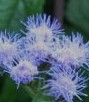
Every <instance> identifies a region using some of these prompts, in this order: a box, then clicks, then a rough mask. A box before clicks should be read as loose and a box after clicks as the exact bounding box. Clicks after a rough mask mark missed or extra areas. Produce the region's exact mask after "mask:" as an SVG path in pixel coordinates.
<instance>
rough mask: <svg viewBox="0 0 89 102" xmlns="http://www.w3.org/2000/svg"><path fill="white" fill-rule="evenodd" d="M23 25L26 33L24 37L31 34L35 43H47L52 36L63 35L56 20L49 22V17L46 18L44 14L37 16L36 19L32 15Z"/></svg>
mask: <svg viewBox="0 0 89 102" xmlns="http://www.w3.org/2000/svg"><path fill="white" fill-rule="evenodd" d="M23 24H24V25H25V26H26V29H27V31H28V32H27V33H26V35H28V36H30V34H31V33H33V34H34V35H35V36H36V40H37V41H44V40H46V41H48V40H50V38H52V37H53V36H56V35H57V34H60V33H63V30H62V29H61V28H60V27H61V24H60V23H59V22H58V20H57V19H54V20H53V22H51V16H48V17H47V15H46V14H43V15H41V14H40V15H38V14H37V15H36V17H35V16H34V15H33V16H30V17H29V18H28V20H27V22H26V23H23Z"/></svg>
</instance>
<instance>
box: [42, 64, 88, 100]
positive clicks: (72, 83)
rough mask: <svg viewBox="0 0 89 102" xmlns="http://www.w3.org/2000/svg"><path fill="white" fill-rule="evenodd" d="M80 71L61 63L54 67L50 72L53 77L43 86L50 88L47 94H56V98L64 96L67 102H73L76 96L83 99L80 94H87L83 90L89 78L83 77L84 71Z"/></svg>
mask: <svg viewBox="0 0 89 102" xmlns="http://www.w3.org/2000/svg"><path fill="white" fill-rule="evenodd" d="M66 67H68V66H66ZM79 72H80V71H78V72H76V71H75V70H73V69H72V68H65V67H63V66H61V65H60V67H56V68H52V70H51V71H50V72H49V73H48V74H49V75H50V76H51V79H49V80H47V84H46V85H45V86H44V87H43V88H44V89H45V88H47V89H48V90H49V92H48V93H47V95H50V96H54V97H55V99H56V100H57V99H60V97H63V98H64V100H65V101H67V102H73V97H74V96H76V97H77V98H79V99H80V100H82V99H81V98H80V96H87V95H86V94H84V93H83V92H82V90H83V89H84V88H86V87H87V85H86V84H85V82H86V81H87V80H88V79H86V78H85V77H83V73H82V74H80V75H79Z"/></svg>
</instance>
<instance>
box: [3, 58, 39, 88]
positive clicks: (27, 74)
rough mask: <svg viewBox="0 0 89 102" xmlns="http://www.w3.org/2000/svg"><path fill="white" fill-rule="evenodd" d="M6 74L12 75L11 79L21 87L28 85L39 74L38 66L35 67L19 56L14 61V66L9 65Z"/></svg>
mask: <svg viewBox="0 0 89 102" xmlns="http://www.w3.org/2000/svg"><path fill="white" fill-rule="evenodd" d="M5 72H7V73H9V74H10V77H11V78H12V79H13V80H14V81H15V82H16V84H17V85H18V87H19V85H20V83H23V84H27V83H30V82H31V81H32V80H34V78H36V77H35V75H37V74H38V69H37V66H35V65H34V64H33V63H32V62H31V61H30V60H29V59H28V58H26V57H23V56H19V57H16V59H15V60H14V61H13V64H9V65H7V70H5Z"/></svg>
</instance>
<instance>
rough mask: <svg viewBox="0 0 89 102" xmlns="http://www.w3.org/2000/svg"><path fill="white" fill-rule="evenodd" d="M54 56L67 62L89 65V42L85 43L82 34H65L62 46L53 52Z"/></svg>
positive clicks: (76, 64) (75, 64)
mask: <svg viewBox="0 0 89 102" xmlns="http://www.w3.org/2000/svg"><path fill="white" fill-rule="evenodd" d="M53 57H54V58H56V59H57V60H58V61H61V62H63V63H66V64H72V65H74V66H78V67H80V66H83V64H85V65H87V66H89V65H88V62H89V42H87V43H86V44H84V43H83V37H82V36H81V35H80V34H77V36H75V35H74V34H72V37H68V36H64V37H63V39H62V41H61V44H60V46H59V47H58V48H56V50H55V51H54V52H53Z"/></svg>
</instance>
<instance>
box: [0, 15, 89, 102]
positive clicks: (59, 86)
mask: <svg viewBox="0 0 89 102" xmlns="http://www.w3.org/2000/svg"><path fill="white" fill-rule="evenodd" d="M22 24H23V25H24V26H25V28H26V32H25V37H20V36H18V34H9V33H7V32H6V31H5V32H4V33H3V32H1V33H0V66H2V67H3V70H4V72H6V73H8V74H9V75H10V77H11V78H12V79H13V80H14V81H15V82H16V84H17V85H18V86H19V85H20V84H21V83H22V84H27V83H30V82H31V81H34V79H36V78H37V77H38V78H39V69H38V66H40V64H41V63H42V62H44V61H45V62H47V63H50V64H51V67H50V69H49V70H48V71H47V72H45V73H46V74H48V76H50V77H48V80H45V82H46V84H45V85H44V86H43V89H45V90H48V93H46V94H47V95H51V96H54V97H55V100H58V99H60V97H62V98H63V100H65V101H66V102H73V98H74V96H76V97H77V98H79V99H80V100H82V99H81V98H80V97H81V96H87V94H84V93H83V92H82V90H83V89H85V88H86V87H87V85H86V81H87V80H88V78H86V77H84V76H83V72H81V71H80V70H81V67H84V68H86V69H88V68H89V42H87V43H84V42H83V37H82V35H81V34H79V33H77V34H74V33H72V35H71V36H67V35H64V34H65V33H64V30H63V29H62V28H61V24H60V23H59V22H58V20H57V19H54V20H52V19H51V16H47V15H46V14H43V15H41V14H40V15H38V14H37V15H36V16H34V15H33V16H30V17H29V18H28V19H27V21H26V23H24V22H22ZM45 73H43V74H45ZM49 78H50V79H49Z"/></svg>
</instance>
